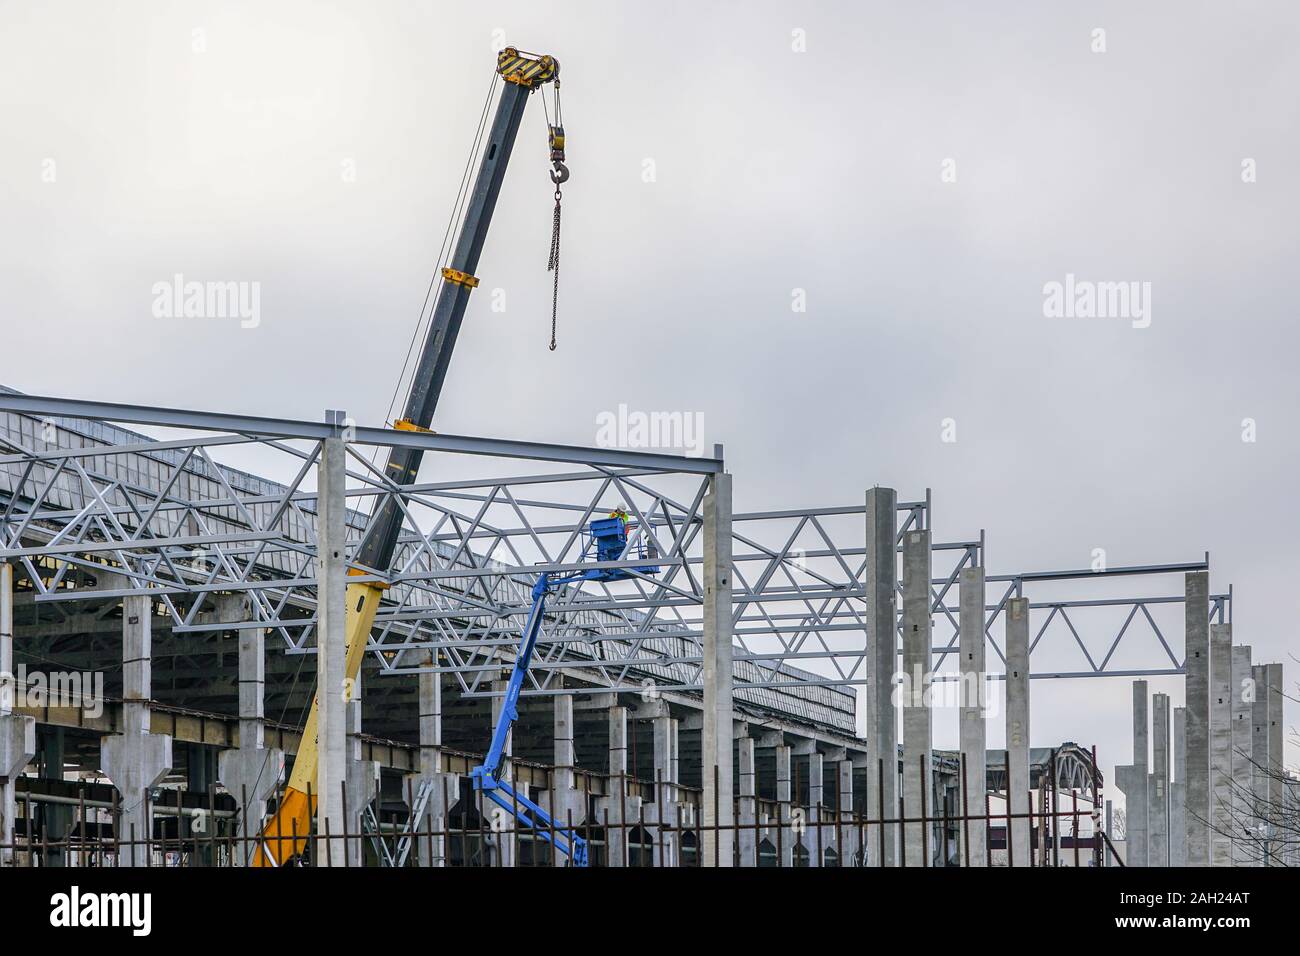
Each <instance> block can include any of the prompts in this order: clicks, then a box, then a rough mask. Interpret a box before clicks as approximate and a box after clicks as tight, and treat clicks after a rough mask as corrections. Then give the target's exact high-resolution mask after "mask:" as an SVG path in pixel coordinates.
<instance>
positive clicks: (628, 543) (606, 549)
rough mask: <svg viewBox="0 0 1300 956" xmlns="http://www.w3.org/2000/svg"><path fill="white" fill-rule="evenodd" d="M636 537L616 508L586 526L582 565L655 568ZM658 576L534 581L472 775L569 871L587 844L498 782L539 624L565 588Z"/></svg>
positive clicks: (613, 572) (604, 571)
mask: <svg viewBox="0 0 1300 956" xmlns="http://www.w3.org/2000/svg"><path fill="white" fill-rule="evenodd" d="M639 531H640V528H639V526H638V525H636V524H634V523H632V522H630V521H629V520H628V514H627V512H626V511H624V510H623V509H622V508H621V507H620V508H616V509H615V510H614V511H613V512H612V513H611V514H610V516H609V517H608V518H602V519H600V520H597V521H593V522H592V523H591V524H590V525H589V526H588V530H587V544H586V546H585V547H584V548H583V551H582V560H586V559H587V558H588V557H589V556H592V555H594V557H595V559H596V563H597V564H598V565H600V564H612V563H618V562H626V561H629V560H635V561H640V560H647V561H650V562H653V561H654V559H655V557H656V556H657V555H656V554H655V548H654V545H653V543H647V541H646V540H644V539H643V540H638V538H640V535H639ZM646 538H648V536H646ZM658 573H659V568H658V567H657V566H655V565H654V564H653V563H651V564H645V565H638V566H632V567H627V566H622V567H599V566H598V567H591V568H586V569H584V570H582V571H576V572H572V573H568V574H563V575H558V576H552V574H551V573H549V572H543V573H542V574H541V575H539V576H538V578H537V582H536V583H535V584H534V585H533V591H532V599H533V603H532V607H531V608H529V611H528V620H527V623H526V624H525V625H524V630H523V633H522V635H521V636H520V640H519V649H518V651H517V652H516V654H515V662H514V666H513V667H512V668H511V670H510V680H509V681H508V682H507V683H506V691H505V700H504V702H503V704H502V707H501V715H500V717H498V718H497V724H496V726H495V727H494V728H493V730H492V744H491V746H490V747H489V748H488V752H487V756H485V757H484V758H483V763H481V764H480V765H479V766H477V767H475V768H474V769H473V770H471V771H470V779H471V780H472V781H473V785H474V789H475V790H477V791H480V792H481V793H482V794H483V795H484V796H486V797H487V798H488V799H489V800H491V801H492V802H493V803H495V804H497V805H498V806H500V807H503V808H504V809H505V810H507V811H509V812H510V813H511V814H513V815H514V817H515V819H516V820H518V821H519V822H520V823H521V824H523V825H524V826H525V827H529V828H531V829H532V830H533V831H534V832H535V833H536V834H537V836H539V837H541V838H542V839H543V840H545V841H546V842H548V843H551V844H552V845H554V846H555V848H556V849H557V850H559V851H560V852H561V853H563V854H564V855H565V856H566V857H568V859H569V864H570V865H571V866H586V865H587V841H586V840H584V839H583V838H582V837H580V836H579V835H578V833H577V831H575V830H572V829H570V828H568V827H564V826H560V825H559V823H558V822H557V821H556V820H555V819H554V818H553V817H552V816H551V815H550V814H549V813H547V812H546V811H545V810H544V809H542V807H540V806H539V805H538V804H537V803H535V802H533V801H532V800H530V799H528V797H526V796H524V795H523V794H522V793H520V792H519V791H518V790H516V789H515V788H514V787H513V786H512V785H511V784H510V782H509V781H508V780H504V779H502V778H501V776H500V773H501V759H502V756H503V755H504V753H505V747H506V740H507V739H508V738H509V736H510V731H511V728H513V727H514V724H515V721H516V720H518V719H519V695H520V693H522V691H523V686H524V679H525V678H526V677H527V676H528V668H529V666H530V665H531V664H532V660H533V651H534V650H535V649H536V647H537V636H538V635H539V634H540V633H541V630H542V619H543V617H544V616H545V614H546V598H547V596H548V595H550V594H551V593H553V592H557V591H559V590H560V589H561V588H563V587H564V586H565V585H569V584H575V583H578V582H581V581H601V582H609V581H623V580H627V579H628V578H632V577H635V576H638V575H641V574H658Z"/></svg>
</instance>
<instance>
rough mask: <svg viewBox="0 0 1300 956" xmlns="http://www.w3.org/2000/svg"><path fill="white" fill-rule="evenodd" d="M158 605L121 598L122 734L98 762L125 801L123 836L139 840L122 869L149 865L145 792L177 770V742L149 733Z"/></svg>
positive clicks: (103, 743) (122, 858)
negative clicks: (154, 621)
mask: <svg viewBox="0 0 1300 956" xmlns="http://www.w3.org/2000/svg"><path fill="white" fill-rule="evenodd" d="M152 616H153V604H152V601H151V600H150V599H149V597H148V596H147V595H144V594H139V595H135V594H133V595H130V596H129V597H126V598H123V599H122V733H120V734H115V735H113V736H111V737H102V738H100V742H99V763H100V769H101V770H103V772H104V773H105V774H107V775H108V778H109V779H110V780H112V781H113V785H114V786H115V787H117V789H118V792H119V793H120V794H121V796H122V815H121V819H120V820H118V826H119V828H120V830H119V833H120V834H121V835H122V836H123V837H124V838H126V839H127V840H134V841H136V843H135V844H134V845H131V846H128V847H127V848H126V849H125V850H123V851H122V852H121V853H119V854H118V865H119V866H144V865H145V863H146V855H147V854H146V848H145V841H146V840H148V839H149V838H150V837H151V835H152V826H153V820H152V814H151V813H150V805H149V801H147V800H146V799H145V795H146V791H148V790H152V789H153V788H154V787H155V786H157V785H158V784H159V783H160V782H161V781H162V779H163V777H165V776H166V775H167V771H168V770H170V769H171V766H172V739H171V737H169V736H168V735H166V734H152V733H150V732H149V719H150V707H149V704H150V695H151V693H152V666H151V664H152V660H151V658H152V654H153V631H152V626H151V625H152V620H151V619H152Z"/></svg>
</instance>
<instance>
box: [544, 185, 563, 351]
mask: <svg viewBox="0 0 1300 956" xmlns="http://www.w3.org/2000/svg"><path fill="white" fill-rule="evenodd" d="M546 271H547V272H554V273H555V278H554V281H553V283H552V285H551V351H552V352H554V351H555V326H556V316H557V314H558V311H559V307H560V189H559V187H558V186H557V187H556V189H555V220H554V222H553V224H552V226H551V258H550V259H549V261H547V263H546Z"/></svg>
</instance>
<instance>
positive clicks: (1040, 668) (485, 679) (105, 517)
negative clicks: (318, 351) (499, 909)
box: [0, 392, 1231, 729]
mask: <svg viewBox="0 0 1300 956" xmlns="http://www.w3.org/2000/svg"><path fill="white" fill-rule="evenodd" d="M330 417H331V420H330V421H328V422H324V423H313V422H301V421H288V420H280V419H270V418H260V417H251V416H232V415H220V414H213V413H206V412H192V411H183V410H177V409H157V408H144V407H138V406H124V405H111V404H107V403H87V402H77V401H70V400H66V399H54V398H38V397H32V396H23V395H17V394H12V393H6V392H0V509H2V510H0V560H9V561H17V562H19V563H20V564H21V566H22V567H23V568H24V569H25V571H26V573H27V577H28V578H29V579H30V581H31V582H32V585H33V587H34V588H35V591H36V594H35V598H34V599H35V600H36V601H37V602H40V603H43V604H49V605H51V606H53V607H56V608H62V607H63V606H64V605H65V602H68V601H78V600H85V599H87V598H92V597H93V598H99V599H104V598H115V597H121V596H124V595H127V594H132V593H138V592H140V591H148V592H149V593H150V594H151V595H152V596H153V597H154V598H155V599H156V600H157V602H158V605H159V606H160V607H161V609H162V610H163V612H164V613H165V614H166V615H167V616H168V618H169V619H170V625H171V628H172V630H173V631H174V632H199V631H212V630H215V629H220V630H230V629H236V628H241V627H250V628H265V629H267V630H268V632H270V633H274V634H275V635H277V636H278V637H279V638H280V640H281V641H282V642H283V646H284V649H285V650H286V651H287V652H288V653H291V654H302V653H313V652H314V630H315V623H316V619H315V608H316V581H315V567H316V554H315V544H316V531H315V520H316V491H315V477H316V467H315V466H316V465H317V463H318V461H319V458H320V454H321V449H322V443H323V441H324V440H325V439H327V438H330V437H336V436H338V435H342V436H343V437H344V438H345V439H346V441H347V443H348V445H347V447H348V453H349V463H350V467H349V469H348V483H347V490H346V495H347V498H348V504H349V509H350V520H349V522H348V525H349V528H348V538H349V541H348V544H349V549H348V553H349V554H353V553H355V552H356V550H357V547H358V545H359V544H360V543H361V540H362V538H363V535H364V533H365V529H366V525H367V521H366V516H367V515H368V514H370V513H371V512H372V511H374V510H375V509H376V508H377V506H378V504H379V503H380V502H381V501H382V500H384V499H389V498H391V499H394V500H396V501H397V502H398V504H399V506H400V507H401V509H402V512H403V514H404V516H405V525H404V534H403V537H402V539H401V543H400V545H399V549H398V553H397V555H396V557H395V560H394V565H393V569H392V573H391V574H390V575H387V576H385V578H384V579H385V580H386V581H388V582H389V584H390V585H391V587H390V589H389V591H388V600H387V601H386V602H385V604H384V606H383V608H382V609H381V611H380V613H379V615H378V617H377V621H376V627H375V630H374V632H373V633H372V636H371V642H370V652H371V656H372V658H373V661H374V663H375V665H376V667H377V670H378V671H379V673H381V674H384V675H400V674H412V673H417V672H422V671H431V670H432V671H439V672H444V673H450V674H453V675H454V677H455V680H456V682H457V684H458V685H459V687H460V689H461V691H462V693H463V694H465V695H467V696H486V695H490V694H491V693H492V692H493V691H492V683H493V681H494V680H496V679H497V678H499V676H500V673H501V668H502V663H503V661H505V660H508V659H509V657H510V654H511V652H512V649H513V648H514V646H515V644H516V643H517V640H518V633H519V630H520V628H521V627H522V626H523V623H524V618H525V616H526V614H527V611H528V607H529V603H530V600H529V590H530V588H531V586H532V583H533V581H534V580H535V578H536V575H537V574H538V573H539V572H541V571H544V570H546V571H556V572H563V571H568V570H573V569H575V568H577V566H578V565H579V563H580V562H581V561H582V558H583V548H584V540H583V532H582V529H583V528H585V526H586V525H587V523H588V522H589V521H590V520H591V519H592V518H594V517H603V516H604V515H605V514H607V513H608V512H609V511H610V510H611V509H613V508H614V507H615V506H619V505H621V506H623V507H625V508H626V509H627V510H628V512H629V513H630V514H631V516H632V520H633V521H634V522H635V523H636V524H637V526H639V528H640V534H641V540H642V541H643V543H644V546H645V547H646V548H647V549H648V552H647V553H649V554H651V555H653V556H654V564H655V565H656V566H657V567H658V568H659V569H660V570H659V572H658V573H657V574H653V575H651V574H646V573H643V572H641V571H640V570H637V569H638V568H641V567H643V566H644V565H645V564H646V560H645V559H644V558H643V557H638V558H637V559H636V560H632V561H624V562H605V563H604V565H603V566H605V567H623V568H626V569H627V570H629V572H630V574H631V577H630V579H629V580H627V581H621V582H615V583H604V584H592V583H587V584H584V585H582V586H570V587H568V588H566V589H565V590H564V591H563V592H561V594H559V595H558V596H557V599H556V600H555V602H554V603H553V604H552V606H551V609H550V612H549V613H548V615H547V620H546V623H545V627H544V635H543V637H542V638H541V639H540V640H539V643H538V659H537V661H536V663H535V664H534V665H533V668H532V671H531V673H530V685H529V688H528V690H527V691H526V693H529V694H532V695H543V694H564V693H574V692H576V691H578V690H581V689H583V688H585V689H588V690H589V689H590V688H591V686H593V685H595V686H600V687H621V688H628V687H631V688H636V687H644V686H646V685H648V684H653V685H654V686H655V687H656V688H657V689H658V690H661V691H668V690H672V691H680V692H687V693H692V692H699V691H700V690H701V689H702V676H701V674H702V666H703V654H702V613H703V593H702V589H701V580H700V579H701V573H700V572H701V570H702V566H703V560H704V558H703V552H702V542H701V540H700V535H701V530H702V527H703V518H702V503H703V500H704V496H705V494H706V491H707V488H708V481H709V476H710V475H712V474H715V473H717V472H719V471H721V470H722V468H723V463H722V461H721V460H720V458H690V457H680V456H672V455H661V454H653V453H643V452H634V451H624V450H618V449H597V448H575V447H570V446H559V445H543V444H539V443H534V442H512V441H502V440H495V439H482V438H469V437H462V436H444V435H436V434H433V433H420V432H405V431H391V430H386V429H375V428H358V427H354V426H352V425H351V424H350V423H349V422H347V421H346V419H344V418H343V417H342V415H341V414H332V415H331V416H330ZM112 422H126V423H132V424H139V425H145V426H151V427H154V428H166V429H179V430H181V436H180V437H176V438H166V439H154V438H150V437H147V436H144V435H140V434H138V433H135V432H131V431H127V430H125V429H123V428H121V427H118V426H116V425H114V424H110V423H112ZM411 445H418V446H421V447H424V448H425V449H426V450H427V451H428V452H431V453H436V454H431V455H430V456H429V457H430V458H432V459H433V460H434V462H435V464H434V466H433V467H432V468H431V469H430V470H431V471H433V472H435V473H436V474H438V475H439V476H440V477H441V476H444V475H446V476H448V477H447V478H446V479H445V480H440V481H436V482H424V483H420V484H412V485H403V486H397V485H394V484H393V483H392V482H391V481H389V480H388V479H387V478H386V476H385V475H384V474H383V469H382V461H381V463H380V465H378V466H377V465H376V464H375V462H376V460H378V459H379V457H380V453H381V452H383V451H384V450H385V449H391V448H395V447H401V446H411ZM218 456H220V457H222V458H231V457H235V456H238V457H240V458H243V459H250V460H255V461H256V462H257V463H258V467H259V470H263V471H265V470H268V469H269V470H270V471H272V472H273V473H276V474H280V475H285V476H291V477H289V479H288V481H287V482H284V483H281V482H273V481H269V480H266V479H263V478H259V477H256V476H255V475H253V474H251V473H249V472H247V471H242V470H238V469H235V468H232V467H230V466H228V465H225V464H220V463H218V461H217V460H216V459H217V457H218ZM484 457H486V458H489V459H492V460H494V461H495V462H497V465H496V467H497V468H498V469H500V471H502V472H505V475H504V476H503V477H496V478H490V479H482V478H478V477H475V476H474V472H475V470H476V469H477V468H479V467H481V466H478V465H473V466H471V463H473V462H475V461H476V459H478V458H484ZM932 514H933V508H932V502H931V500H930V495H929V492H927V493H926V495H925V497H924V498H923V499H920V500H914V501H907V502H901V503H900V504H899V506H898V541H899V542H900V543H901V541H902V539H903V535H904V534H905V533H906V532H907V531H909V530H914V529H928V530H932V528H931V518H932ZM732 528H733V542H732V550H733V570H734V574H733V588H734V591H733V601H734V603H733V626H734V636H735V653H734V657H735V688H736V696H737V699H738V701H742V702H744V701H748V702H750V703H754V704H759V705H767V706H773V707H777V708H779V709H781V710H785V711H790V710H791V708H792V707H793V708H794V709H795V712H797V713H801V714H802V715H803V716H807V717H808V718H810V719H815V720H818V721H822V722H825V723H828V724H831V725H838V726H843V727H845V728H846V729H851V728H852V721H853V712H854V696H855V693H856V691H855V689H854V688H855V685H862V684H864V683H865V681H866V664H865V654H866V650H867V647H868V643H869V641H870V640H871V635H870V634H869V633H868V631H869V626H868V623H867V621H866V619H865V615H864V589H863V576H864V569H865V560H866V555H865V548H864V546H863V545H864V532H865V509H864V508H863V507H862V506H848V507H832V508H797V509H786V510H779V511H754V512H744V513H737V514H735V515H733V517H732ZM932 556H933V561H934V564H935V570H934V572H933V574H934V577H933V580H932V582H931V596H932V610H933V616H934V622H935V629H934V633H935V639H934V655H935V669H936V671H937V672H939V678H938V679H941V680H942V679H944V678H945V676H951V672H952V670H953V669H954V665H955V661H956V650H957V647H958V641H959V637H960V625H959V621H958V606H957V604H956V601H955V598H956V593H955V592H956V590H957V588H958V581H959V578H960V575H961V572H962V571H963V570H965V569H967V568H972V567H980V566H983V565H984V563H985V536H984V533H983V532H982V531H981V532H980V533H979V535H978V537H975V538H971V539H967V540H957V541H952V542H937V543H935V544H933V545H932ZM584 566H587V567H589V566H591V565H590V564H589V563H587V564H584ZM351 567H352V571H353V572H354V573H356V574H360V575H362V576H363V577H366V578H369V579H375V578H376V577H377V576H378V575H377V572H376V570H375V569H373V568H366V567H363V566H360V565H357V564H355V563H354V564H352V566H351ZM1206 568H1208V556H1207V557H1206V558H1204V559H1203V560H1200V561H1193V562H1187V563H1180V564H1166V565H1144V566H1138V567H1123V568H1112V569H1109V570H1103V571H1094V570H1084V571H1049V572H1022V573H1014V574H998V575H993V574H990V575H988V576H987V578H986V580H987V586H988V593H989V595H990V598H989V603H987V604H986V626H985V634H986V640H987V641H988V646H989V647H990V648H992V650H993V652H994V654H993V655H992V656H990V664H992V662H993V659H994V658H996V659H997V660H999V661H1003V662H1004V663H1005V658H1004V656H1003V651H1002V647H1001V640H1000V633H1001V631H1000V627H999V623H998V619H999V618H1000V617H1001V616H1002V614H1003V612H1004V609H1005V607H1006V604H1007V601H1008V600H1009V599H1010V598H1012V597H1020V596H1026V592H1028V591H1033V592H1034V594H1033V595H1030V596H1031V608H1032V609H1034V611H1035V617H1036V619H1037V620H1036V633H1035V635H1034V637H1033V640H1032V648H1031V650H1032V652H1033V657H1032V658H1031V660H1032V661H1033V665H1034V670H1033V674H1032V676H1033V677H1037V678H1046V677H1058V678H1059V677H1101V676H1129V675H1139V674H1141V675H1159V674H1179V673H1182V668H1183V661H1182V659H1181V656H1180V654H1181V651H1180V650H1179V649H1178V644H1179V643H1180V641H1181V638H1180V637H1175V636H1174V632H1173V631H1171V630H1170V625H1169V624H1168V623H1165V624H1164V625H1163V626H1162V625H1161V623H1160V617H1161V612H1162V609H1167V608H1170V607H1171V606H1173V605H1180V604H1182V602H1183V600H1184V598H1183V594H1182V588H1181V577H1180V578H1179V581H1178V587H1177V589H1176V590H1174V593H1168V594H1163V595H1162V594H1150V595H1144V596H1138V597H1134V596H1131V595H1128V594H1121V595H1115V594H1107V595H1096V594H1090V593H1087V592H1089V591H1094V590H1096V589H1097V588H1098V587H1103V586H1105V585H1112V586H1113V582H1116V581H1119V580H1121V579H1122V580H1123V581H1128V580H1130V579H1132V578H1134V577H1137V576H1157V577H1158V576H1165V580H1167V579H1168V577H1169V576H1172V575H1181V574H1182V573H1183V572H1186V571H1190V570H1201V569H1206ZM87 578H93V579H95V583H94V587H93V589H90V588H87V587H86V586H85V584H86V579H87ZM1063 589H1064V593H1060V592H1062V590H1063ZM1071 589H1074V590H1071ZM1052 590H1055V591H1056V592H1058V593H1055V594H1050V593H1044V594H1043V596H1042V597H1041V598H1040V597H1038V596H1037V595H1038V594H1039V593H1041V592H1046V591H1052ZM1079 591H1082V592H1084V593H1083V594H1080V593H1076V592H1079ZM218 594H237V595H242V596H243V598H244V599H245V600H246V602H247V614H246V615H245V619H244V620H242V621H222V622H219V623H218V622H214V621H213V619H212V618H213V614H212V613H211V612H213V611H214V609H215V603H214V602H215V598H216V596H217V595H218ZM1230 601H1231V595H1230V592H1229V593H1226V594H1216V595H1213V596H1212V597H1211V608H1210V610H1211V613H1212V614H1214V615H1216V616H1217V617H1218V618H1219V619H1220V620H1222V619H1224V616H1225V615H1226V614H1230ZM1097 612H1101V614H1102V617H1101V618H1099V622H1098V621H1094V622H1093V623H1086V624H1085V619H1090V618H1089V616H1090V615H1092V614H1094V613H1097ZM1106 615H1109V617H1110V618H1111V620H1109V621H1106V620H1105V617H1106ZM1081 627H1082V628H1083V629H1084V631H1085V632H1086V636H1085V633H1081V631H1080V628H1081ZM1144 632H1145V633H1146V634H1147V635H1149V636H1147V637H1142V634H1143V633H1144ZM1176 633H1177V634H1181V628H1178V629H1177V632H1176ZM1071 655H1072V657H1071ZM578 684H580V685H582V686H581V687H580V686H576V685H578Z"/></svg>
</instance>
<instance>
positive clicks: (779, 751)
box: [772, 744, 803, 867]
mask: <svg viewBox="0 0 1300 956" xmlns="http://www.w3.org/2000/svg"><path fill="white" fill-rule="evenodd" d="M772 749H773V752H774V754H775V757H776V803H777V808H776V813H777V823H778V825H779V826H781V827H787V826H788V824H789V821H790V811H791V808H792V804H793V800H794V791H793V790H792V789H791V785H790V784H791V778H792V776H793V775H792V773H791V755H792V752H793V751H792V750H791V748H790V747H787V746H786V745H785V744H778V745H777V746H775V747H774V748H772ZM798 831H799V832H794V830H793V829H789V828H788V829H784V830H783V832H782V833H781V836H780V840H779V841H778V840H777V839H775V834H773V837H774V839H773V840H772V845H773V846H776V845H777V844H778V843H779V844H780V853H779V856H780V860H779V861H778V863H779V865H780V866H782V867H790V866H793V865H794V845H795V843H796V842H797V841H798V840H799V839H800V838H801V837H802V836H803V832H802V831H803V827H802V826H800V827H798Z"/></svg>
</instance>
